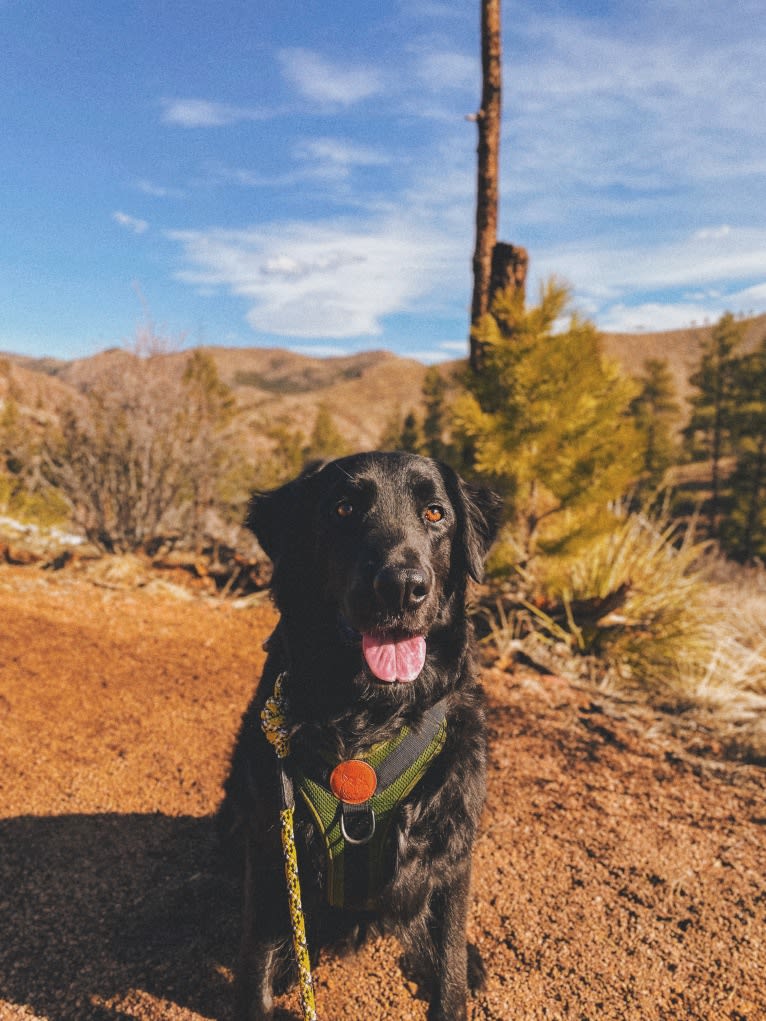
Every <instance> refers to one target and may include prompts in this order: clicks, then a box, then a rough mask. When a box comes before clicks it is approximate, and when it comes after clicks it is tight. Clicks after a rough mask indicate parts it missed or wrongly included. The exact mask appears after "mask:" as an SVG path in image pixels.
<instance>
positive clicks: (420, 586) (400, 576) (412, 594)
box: [373, 566, 431, 611]
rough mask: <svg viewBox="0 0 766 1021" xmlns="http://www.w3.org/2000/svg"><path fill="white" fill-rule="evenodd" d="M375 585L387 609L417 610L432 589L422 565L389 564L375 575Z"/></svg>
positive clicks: (378, 596) (376, 591) (382, 603)
mask: <svg viewBox="0 0 766 1021" xmlns="http://www.w3.org/2000/svg"><path fill="white" fill-rule="evenodd" d="M373 587H374V589H375V595H376V596H377V598H378V601H379V602H380V604H381V605H382V606H383V607H385V609H386V610H389V611H401V610H415V609H417V607H418V606H420V604H421V603H423V602H424V601H425V599H426V596H427V595H428V593H429V592H430V591H431V579H430V577H429V576H428V574H427V573H426V572H425V571H424V570H422V568H420V567H396V566H387V567H382V568H381V569H380V570H379V571H378V573H377V574H376V575H375V578H374V579H373Z"/></svg>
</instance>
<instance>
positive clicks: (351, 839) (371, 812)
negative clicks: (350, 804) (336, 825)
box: [340, 804, 375, 846]
mask: <svg viewBox="0 0 766 1021" xmlns="http://www.w3.org/2000/svg"><path fill="white" fill-rule="evenodd" d="M364 811H365V813H366V814H367V816H368V817H369V823H368V826H369V830H368V832H367V833H362V835H361V836H357V835H355V836H352V835H351V834H350V833H349V832H348V830H347V829H346V805H345V804H341V812H340V831H341V833H342V834H343V838H344V840H345V841H346V842H347V843H349V844H354V845H356V846H359V845H361V844H368V843H369V842H370V841H371V840H372V838H373V836H374V834H375V809H374V808H372V806H369V807H368V808H367V809H364ZM348 815H349V816H352V817H355V820H354V821H355V822H356V821H357V820H358V819H359V818H360V816H361V815H362V812H361V811H359V810H358V809H357V810H356V811H354V810H352V811H350V812H348ZM352 829H356V827H355V826H354V827H352Z"/></svg>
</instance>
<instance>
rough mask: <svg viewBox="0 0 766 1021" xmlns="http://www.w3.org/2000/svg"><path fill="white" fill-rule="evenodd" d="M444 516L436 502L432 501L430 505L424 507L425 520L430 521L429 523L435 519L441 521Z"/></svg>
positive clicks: (434, 521)
mask: <svg viewBox="0 0 766 1021" xmlns="http://www.w3.org/2000/svg"><path fill="white" fill-rule="evenodd" d="M443 517H444V511H443V510H442V509H441V507H439V505H438V504H435V503H432V504H431V505H430V507H426V513H425V518H426V521H430V522H431V524H435V523H436V522H437V521H441V520H442V518H443Z"/></svg>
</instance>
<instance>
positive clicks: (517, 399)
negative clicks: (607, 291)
mask: <svg viewBox="0 0 766 1021" xmlns="http://www.w3.org/2000/svg"><path fill="white" fill-rule="evenodd" d="M568 302H569V294H568V292H567V290H566V288H564V287H562V286H561V285H559V284H557V283H556V282H550V283H548V284H547V285H546V286H545V288H544V289H543V291H542V294H541V300H540V304H539V305H538V306H537V307H536V308H530V309H529V310H526V309H525V308H524V306H523V301H522V299H521V298H520V296H519V294H518V292H517V291H514V290H513V289H509V290H508V291H507V292H504V293H501V294H499V295H498V296H497V298H496V299H495V302H494V304H493V310H492V313H491V314H489V315H487V316H485V317H484V319H483V320H482V323H481V326H480V331H481V338H480V339H481V343H482V345H483V348H484V351H485V358H486V362H485V369H484V371H482V372H481V373H479V374H476V373H474V374H471V375H469V377H468V380H467V386H468V393H467V395H465V396H464V397H463V398H461V399H460V400H459V402H458V403H457V405H456V409H455V410H456V418H457V422H458V425H459V428H460V429H461V431H462V432H463V434H464V435H465V436H466V437H467V438H468V440H469V441H470V442H471V443H472V444H473V451H474V468H475V470H476V472H477V473H479V474H480V475H481V476H483V477H485V478H486V479H487V480H489V481H490V482H492V483H493V484H494V485H495V486H496V487H497V488H498V489H499V490H500V491H501V492H502V493H503V494H504V496H505V497H506V500H507V504H508V508H509V511H510V514H511V519H512V522H513V525H514V529H515V534H516V539H517V541H520V543H521V545H522V547H523V549H524V550H525V552H526V555H532V554H534V553H535V552H536V551H537V550H543V551H549V552H560V553H564V552H571V550H572V549H573V547H575V546H576V545H577V543H578V541H579V542H582V541H584V540H585V539H586V538H590V537H591V536H593V535H594V534H597V533H598V532H599V530H600V529H601V527H602V526H603V525H604V522H605V519H608V505H609V503H610V501H613V500H616V499H618V498H619V497H620V496H622V495H623V494H624V493H625V491H626V490H627V488H628V487H629V486H630V485H631V484H632V483H633V482H634V481H635V479H636V478H637V476H638V474H639V472H640V467H641V464H640V462H641V444H640V437H639V435H638V432H637V430H636V428H635V426H634V424H633V422H632V420H631V417H630V415H629V412H628V409H629V406H630V402H631V400H632V399H633V397H634V396H635V384H633V383H632V382H631V381H629V380H627V379H626V378H624V377H623V376H621V375H620V372H619V370H618V368H617V366H616V365H615V364H614V363H612V362H611V361H609V360H607V359H606V358H605V357H604V356H603V354H602V351H601V341H600V338H599V335H598V333H597V331H596V329H595V327H594V326H593V325H592V324H591V323H589V322H587V321H584V320H581V319H579V318H578V317H577V316H576V315H572V316H571V318H570V321H569V325H568V327H567V328H565V329H563V330H559V329H558V324H559V321H560V319H561V317H562V315H563V314H564V313H565V312H566V310H567V306H568Z"/></svg>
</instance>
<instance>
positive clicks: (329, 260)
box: [171, 219, 453, 338]
mask: <svg viewBox="0 0 766 1021" xmlns="http://www.w3.org/2000/svg"><path fill="white" fill-rule="evenodd" d="M171 237H172V238H173V239H174V240H176V241H178V242H180V244H181V245H182V247H183V251H184V256H185V259H186V261H187V263H189V264H190V267H191V268H188V269H184V270H182V271H180V272H179V273H178V274H177V276H178V278H179V279H181V280H183V281H185V282H187V283H190V284H194V285H197V286H199V287H210V286H216V287H222V288H224V289H226V290H227V291H229V292H230V293H232V294H235V295H238V296H240V297H243V298H245V299H246V300H247V302H248V304H249V311H248V313H247V319H248V322H249V323H250V325H251V326H252V327H253V329H254V330H256V331H258V332H262V333H272V334H279V335H285V336H293V337H305V338H309V337H317V338H319V337H335V338H351V337H361V336H364V337H371V336H376V335H379V334H380V333H381V332H382V320H383V318H384V317H385V316H387V315H391V314H393V313H397V312H402V311H405V310H411V309H414V308H418V309H420V308H422V306H423V304H427V303H428V300H429V296H431V295H432V292H433V290H434V285H435V283H436V282H439V281H441V280H443V279H444V278H445V277H446V276H447V275H448V273H449V269H448V267H449V264H450V263H451V261H452V254H453V253H452V248H451V242H450V240H449V239H446V238H444V237H442V236H440V235H438V234H437V233H435V232H434V231H429V230H428V229H426V228H423V229H421V230H417V231H416V230H414V229H413V225H412V224H411V223H407V222H404V221H402V220H397V219H391V220H382V221H379V222H371V223H367V224H361V223H354V224H349V223H346V222H344V221H341V222H324V223H295V224H289V223H279V224H271V225H269V226H268V227H262V228H257V229H255V228H254V229H251V230H239V231H227V230H209V231H182V232H176V233H173V234H171Z"/></svg>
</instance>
